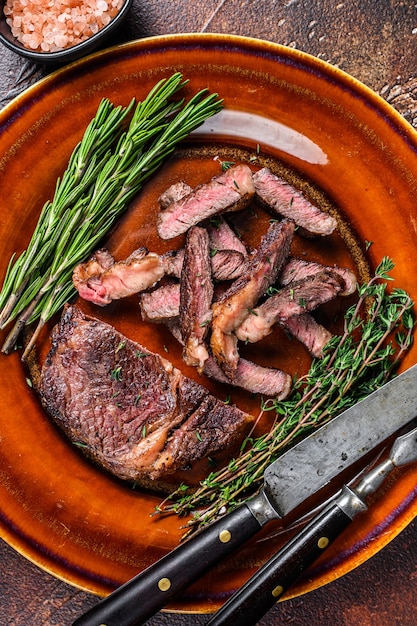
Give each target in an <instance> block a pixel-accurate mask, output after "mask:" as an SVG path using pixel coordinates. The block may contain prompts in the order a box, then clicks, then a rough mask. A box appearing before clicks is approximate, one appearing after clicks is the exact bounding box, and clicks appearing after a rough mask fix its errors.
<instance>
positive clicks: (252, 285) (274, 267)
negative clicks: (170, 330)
mask: <svg viewBox="0 0 417 626" xmlns="http://www.w3.org/2000/svg"><path fill="white" fill-rule="evenodd" d="M293 234H294V222H292V221H289V220H283V221H282V222H273V223H272V224H271V225H270V227H269V229H268V231H267V233H266V234H265V235H264V237H263V238H262V240H261V243H260V245H259V247H258V249H257V251H256V252H255V253H254V255H253V256H252V257H251V258H250V260H249V262H248V265H247V268H246V272H245V274H244V275H243V276H241V277H240V278H238V279H237V280H235V281H234V282H233V283H232V285H231V286H230V288H229V289H228V290H227V291H226V293H225V294H224V295H223V296H222V297H221V299H220V300H219V301H218V302H215V303H214V304H213V307H212V308H213V322H212V335H211V341H210V343H211V349H212V353H213V356H214V358H215V359H216V360H217V362H218V363H219V364H220V365H221V367H222V368H223V370H224V371H225V373H226V375H227V376H228V377H229V378H230V379H233V376H234V373H235V371H236V368H237V364H238V361H239V354H238V350H237V338H236V336H235V335H234V330H235V329H236V328H238V327H239V326H240V325H241V324H242V322H243V320H244V319H245V318H246V317H247V315H248V314H249V312H250V311H251V309H253V308H254V307H255V306H256V304H257V302H258V299H259V298H260V297H261V296H262V295H264V294H265V292H266V291H267V289H268V287H270V286H271V285H272V284H273V283H274V282H275V280H276V278H277V275H278V273H279V271H280V269H281V267H282V265H283V264H284V262H285V261H286V260H287V257H288V255H289V252H290V247H291V242H292V238H293Z"/></svg>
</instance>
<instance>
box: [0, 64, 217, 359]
mask: <svg viewBox="0 0 417 626" xmlns="http://www.w3.org/2000/svg"><path fill="white" fill-rule="evenodd" d="M187 82H188V81H183V79H182V75H181V74H180V73H176V74H174V75H172V76H171V77H170V78H168V79H166V80H165V79H164V80H161V81H160V82H158V83H157V84H156V85H155V87H154V88H153V89H152V90H151V91H150V93H149V94H148V95H147V97H146V98H145V99H144V100H143V101H142V102H139V103H138V104H135V102H134V101H132V102H131V103H130V104H129V106H128V107H125V108H123V107H116V108H115V107H114V106H113V105H112V104H111V103H110V102H109V101H108V100H103V101H102V102H101V103H100V105H99V108H98V110H97V113H96V116H95V118H94V119H93V120H92V122H91V123H90V125H89V126H88V128H87V129H86V131H85V133H84V136H83V138H82V139H81V142H80V143H79V144H78V145H77V147H76V148H75V150H74V152H73V154H72V156H71V158H70V160H69V163H68V166H67V169H66V171H65V173H64V175H63V177H62V180H59V181H58V182H57V186H56V190H55V194H54V196H53V199H52V200H51V201H48V202H47V203H46V204H45V205H44V207H43V210H42V212H41V215H40V217H39V220H38V224H37V226H36V228H35V231H34V233H33V235H32V238H31V240H30V242H29V245H28V247H27V249H26V250H25V251H24V252H23V253H22V254H21V255H20V256H19V257H18V258H14V257H12V259H11V261H10V263H9V267H8V270H7V273H6V277H5V279H4V283H3V287H2V290H1V292H0V328H4V327H5V326H7V325H8V324H9V323H10V322H11V321H13V320H16V321H15V324H14V327H13V328H12V330H11V332H10V333H9V335H8V337H7V338H6V341H5V343H4V345H3V348H2V351H3V352H6V353H7V352H10V351H11V350H12V349H13V348H14V346H15V344H16V340H17V338H18V335H19V333H20V331H21V329H22V328H23V327H24V326H25V325H27V324H30V323H32V322H34V321H36V320H38V324H37V327H36V329H35V331H34V333H33V335H32V338H31V341H30V342H29V344H28V346H27V347H26V349H25V352H24V354H23V357H22V358H23V359H25V358H26V356H27V354H28V353H29V352H30V350H31V349H32V347H33V345H34V343H35V342H36V339H37V337H38V335H39V332H40V331H41V329H42V327H43V326H44V324H45V323H46V321H47V320H48V319H50V318H51V317H52V315H54V313H56V312H57V311H58V310H59V309H60V308H61V307H62V305H63V304H64V303H65V301H67V300H68V299H69V298H71V297H72V295H73V294H74V293H75V290H74V288H73V287H72V281H71V277H72V271H73V268H74V267H75V266H76V265H77V264H78V263H79V262H81V261H82V260H84V259H85V258H86V256H88V255H89V254H91V252H92V251H93V250H94V249H95V248H96V247H97V245H98V244H99V242H100V241H101V240H102V239H103V237H104V236H105V235H106V234H107V233H108V232H109V230H110V228H111V227H112V226H113V225H114V223H115V221H116V220H117V219H118V218H119V217H120V215H121V214H122V213H123V212H124V211H125V210H126V208H127V206H128V204H129V202H130V201H131V200H132V198H133V197H134V196H135V195H136V194H137V193H138V191H139V190H140V189H141V187H142V186H143V184H144V182H145V181H146V180H147V179H148V178H149V177H150V176H151V175H152V174H153V173H154V172H155V170H157V169H158V168H159V167H160V165H161V163H162V162H163V161H164V160H165V159H166V158H167V156H168V155H170V154H171V153H172V152H173V150H174V149H175V147H176V145H177V144H178V143H179V142H180V141H182V140H183V139H184V138H185V137H187V135H188V134H189V133H190V132H192V131H193V130H194V129H195V128H197V127H198V126H200V125H201V124H202V123H203V122H204V121H205V120H206V119H207V118H208V117H210V116H212V115H214V114H215V113H217V112H218V111H219V110H220V109H221V108H222V102H221V101H220V100H219V99H218V97H217V94H209V93H208V91H207V90H206V89H203V90H201V91H200V92H198V93H197V94H196V95H195V96H194V97H192V98H191V99H190V100H189V101H188V102H185V100H184V99H180V100H175V99H173V98H174V96H175V95H176V94H177V93H178V92H179V91H180V90H181V89H182V88H183V87H184V86H185V85H186V84H187ZM132 111H133V113H132ZM128 115H130V116H131V119H130V123H129V124H128V127H127V129H123V126H124V122H125V120H126V118H127V116H128Z"/></svg>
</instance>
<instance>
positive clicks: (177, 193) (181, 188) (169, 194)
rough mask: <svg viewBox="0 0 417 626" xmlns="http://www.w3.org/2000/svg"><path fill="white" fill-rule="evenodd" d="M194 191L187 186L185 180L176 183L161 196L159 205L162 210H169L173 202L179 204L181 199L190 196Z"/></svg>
mask: <svg viewBox="0 0 417 626" xmlns="http://www.w3.org/2000/svg"><path fill="white" fill-rule="evenodd" d="M192 190H193V188H192V187H190V185H187V183H185V182H184V181H183V180H180V181H178V182H177V183H174V184H173V185H171V186H170V187H168V189H166V190H165V191H164V192H163V193H162V194H161V195H160V196H159V198H158V203H159V206H160V208H161V209H162V210H164V209H167V208H168V207H169V205H170V204H172V203H173V202H178V200H181V198H184V197H185V196H188V194H189V193H191V192H192Z"/></svg>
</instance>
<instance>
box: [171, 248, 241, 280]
mask: <svg viewBox="0 0 417 626" xmlns="http://www.w3.org/2000/svg"><path fill="white" fill-rule="evenodd" d="M210 257H211V273H212V276H213V278H214V280H235V279H236V278H238V277H239V276H241V275H242V273H243V272H244V271H245V269H246V255H243V254H242V253H241V252H238V251H236V250H211V252H210ZM161 259H162V263H163V266H164V271H165V274H166V275H167V276H173V277H176V278H180V276H181V271H182V266H183V263H184V248H181V249H180V250H172V251H170V252H166V253H165V254H163V255H162V257H161Z"/></svg>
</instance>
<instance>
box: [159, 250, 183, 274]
mask: <svg viewBox="0 0 417 626" xmlns="http://www.w3.org/2000/svg"><path fill="white" fill-rule="evenodd" d="M161 259H162V263H163V266H164V271H165V274H166V275H167V276H173V277H175V278H179V277H180V276H181V270H182V265H183V263H184V248H180V249H179V250H170V251H169V252H165V254H163V255H162V256H161Z"/></svg>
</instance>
